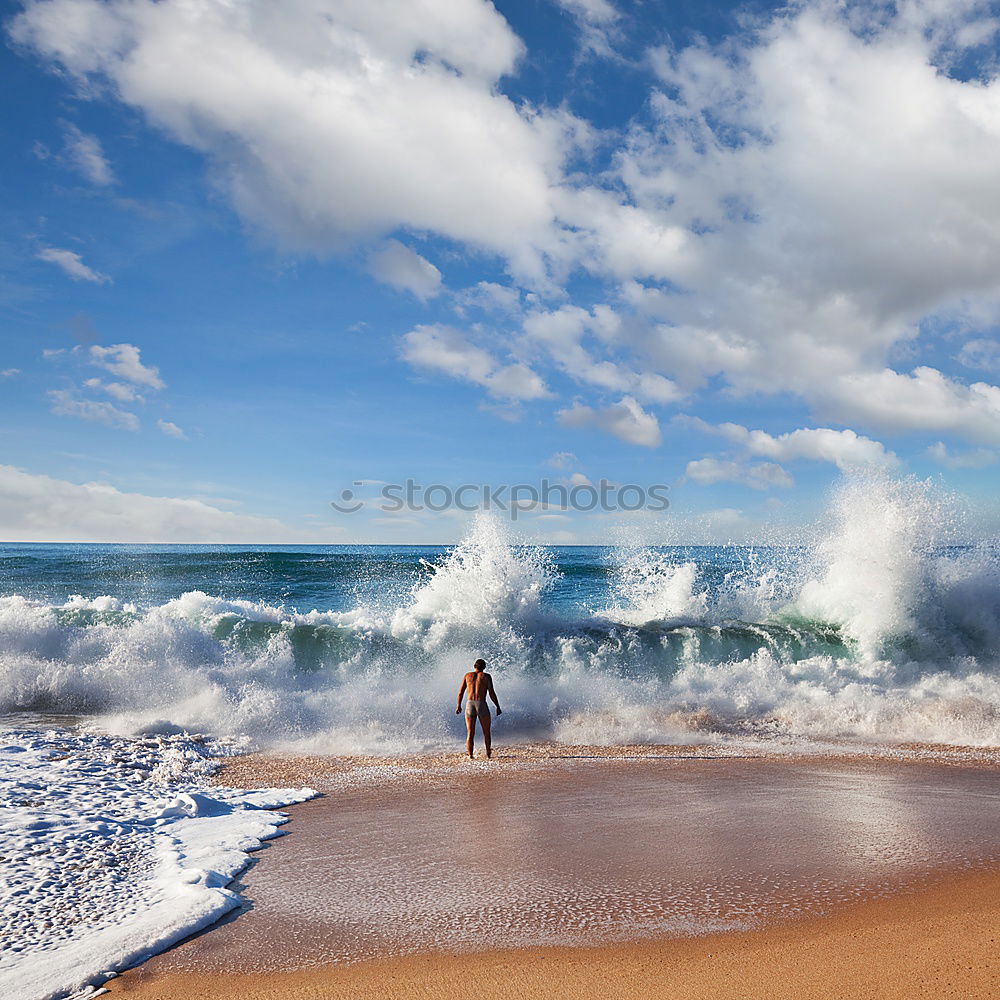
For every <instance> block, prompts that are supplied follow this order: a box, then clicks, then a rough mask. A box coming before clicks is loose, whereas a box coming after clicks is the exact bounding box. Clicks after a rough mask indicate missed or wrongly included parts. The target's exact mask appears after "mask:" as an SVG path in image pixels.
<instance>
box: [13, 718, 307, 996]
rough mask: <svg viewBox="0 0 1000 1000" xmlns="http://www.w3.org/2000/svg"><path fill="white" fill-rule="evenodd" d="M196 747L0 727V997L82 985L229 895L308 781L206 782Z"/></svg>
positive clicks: (195, 924) (82, 988)
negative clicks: (249, 787)
mask: <svg viewBox="0 0 1000 1000" xmlns="http://www.w3.org/2000/svg"><path fill="white" fill-rule="evenodd" d="M212 767H213V764H212V762H211V755H210V753H209V751H208V750H207V749H206V746H205V744H203V743H202V742H200V741H198V740H197V739H192V738H191V737H189V736H185V735H167V736H163V735H155V736H146V737H141V738H135V739H129V738H121V737H115V736H108V735H103V734H96V733H77V732H70V731H67V730H50V731H47V732H40V731H38V730H30V729H14V730H6V731H2V732H0V996H5V997H17V998H18V1000H49V998H56V997H64V996H67V995H71V994H82V995H87V994H90V993H91V992H92V990H93V989H94V988H95V987H97V986H98V985H99V984H100V983H102V982H103V981H105V980H106V979H107V978H109V976H110V975H112V974H113V973H114V972H115V971H117V970H121V969H124V968H127V967H129V966H131V965H135V964H136V963H138V962H140V961H143V960H144V959H146V958H148V957H149V956H150V955H153V954H155V953H156V952H159V951H163V950H164V949H165V948H168V947H170V946H171V945H172V944H174V943H175V942H177V941H179V940H181V939H182V938H184V937H186V936H188V935H189V934H192V933H194V932H195V931H198V930H200V929H201V928H204V927H207V926H208V925H210V924H212V923H214V922H215V921H216V920H218V919H219V918H220V917H221V916H223V915H224V914H225V913H227V912H228V911H229V910H231V909H233V908H234V907H236V906H238V905H239V904H240V897H239V896H238V894H237V893H236V892H234V891H233V890H232V889H229V888H227V885H228V884H229V883H230V882H231V881H232V880H233V878H234V877H235V876H236V875H237V874H238V873H239V872H240V871H241V870H242V869H243V868H244V867H245V866H246V865H247V864H248V862H249V858H248V856H247V852H248V851H253V850H256V849H257V848H259V847H260V846H261V844H262V842H263V841H265V840H268V839H269V838H271V837H275V836H278V835H279V834H280V832H281V831H280V830H279V827H280V826H281V824H283V823H284V822H286V821H287V818H288V817H287V816H286V815H284V814H283V813H280V812H275V811H273V810H274V809H275V808H276V807H279V806H283V805H290V804H292V803H295V802H302V801H304V800H306V799H309V798H312V797H313V796H315V795H316V792H315V791H313V790H312V789H310V788H295V789H290V788H282V789H263V790H254V791H241V790H236V789H230V788H219V787H213V786H209V785H207V784H206V782H205V777H206V775H207V773H208V772H209V771H210V770H211V769H212Z"/></svg>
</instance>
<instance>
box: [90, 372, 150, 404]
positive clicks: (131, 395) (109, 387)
mask: <svg viewBox="0 0 1000 1000" xmlns="http://www.w3.org/2000/svg"><path fill="white" fill-rule="evenodd" d="M83 384H84V386H86V387H87V388H88V389H94V390H97V391H99V392H106V393H107V394H108V395H109V396H113V397H114V398H115V399H117V400H118V401H119V402H120V403H134V402H137V401H138V402H142V396H140V395H139V393H138V392H136V390H135V388H134V387H133V386H131V385H126V384H125V383H124V382H105V381H104V380H103V379H99V378H88V379H87V380H86V381H85V382H84V383H83Z"/></svg>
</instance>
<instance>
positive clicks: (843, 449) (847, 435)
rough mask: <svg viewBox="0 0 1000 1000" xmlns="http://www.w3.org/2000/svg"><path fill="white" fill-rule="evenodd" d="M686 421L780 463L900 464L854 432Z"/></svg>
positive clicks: (849, 466) (842, 466)
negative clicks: (772, 429) (776, 430)
mask: <svg viewBox="0 0 1000 1000" xmlns="http://www.w3.org/2000/svg"><path fill="white" fill-rule="evenodd" d="M684 422H685V423H689V424H691V425H692V426H694V427H697V428H698V429H699V430H703V431H707V432H708V433H711V434H719V435H721V436H722V437H724V438H726V439H727V440H729V441H732V442H733V443H734V444H737V445H739V446H740V447H742V448H743V449H744V451H746V453H747V454H749V455H754V456H757V457H759V458H770V459H773V460H774V461H776V462H791V461H794V460H795V459H799V458H804V459H811V460H813V461H817V462H832V463H833V464H834V465H836V466H837V467H838V468H839V469H852V468H858V467H860V466H870V467H871V466H873V467H876V468H891V467H893V466H895V465H898V464H899V460H898V459H897V458H896V456H895V455H894V454H893V453H892V452H891V451H886V450H885V446H884V445H883V444H882V443H881V442H880V441H873V440H872V439H871V438H867V437H862V436H861V435H860V434H856V433H855V432H854V431H852V430H840V431H837V430H833V429H832V428H830V427H802V428H800V429H799V430H795V431H789V432H788V433H786V434H778V435H772V434H768V433H767V432H766V431H761V430H754V431H752V430H749V429H748V428H746V427H742V426H740V425H739V424H733V423H725V424H720V425H718V426H713V425H712V424H709V423H706V422H705V421H704V420H697V419H695V420H691V419H687V420H685V421H684Z"/></svg>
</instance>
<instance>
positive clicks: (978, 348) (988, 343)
mask: <svg viewBox="0 0 1000 1000" xmlns="http://www.w3.org/2000/svg"><path fill="white" fill-rule="evenodd" d="M957 360H958V361H959V363H960V364H963V365H965V367H966V368H978V369H980V370H981V371H984V372H1000V342H997V341H996V340H985V339H982V340H970V341H967V342H966V343H965V344H963V345H962V349H961V350H960V351H959V352H958V355H957Z"/></svg>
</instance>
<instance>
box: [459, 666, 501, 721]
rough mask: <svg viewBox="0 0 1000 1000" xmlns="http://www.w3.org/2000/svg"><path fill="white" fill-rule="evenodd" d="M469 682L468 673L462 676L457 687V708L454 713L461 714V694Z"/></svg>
mask: <svg viewBox="0 0 1000 1000" xmlns="http://www.w3.org/2000/svg"><path fill="white" fill-rule="evenodd" d="M468 683H469V677H468V674H466V676H465V677H463V678H462V686H461V687H460V688H459V689H458V708H456V709H455V714H456V715H461V714H462V695H463V694H465V686H466V684H468ZM495 700H496V699H494V701H495Z"/></svg>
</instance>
